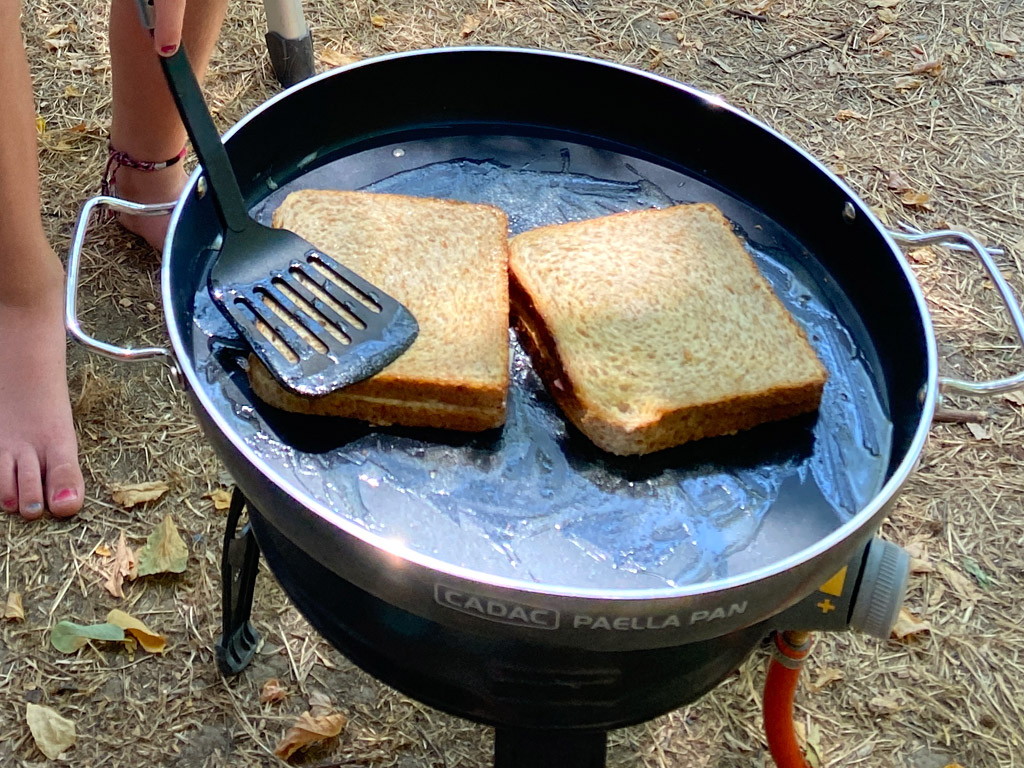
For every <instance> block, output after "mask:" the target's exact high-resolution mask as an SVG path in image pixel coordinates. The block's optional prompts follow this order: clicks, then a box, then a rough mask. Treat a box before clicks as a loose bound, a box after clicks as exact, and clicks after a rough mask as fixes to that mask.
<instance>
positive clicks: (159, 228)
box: [114, 163, 188, 253]
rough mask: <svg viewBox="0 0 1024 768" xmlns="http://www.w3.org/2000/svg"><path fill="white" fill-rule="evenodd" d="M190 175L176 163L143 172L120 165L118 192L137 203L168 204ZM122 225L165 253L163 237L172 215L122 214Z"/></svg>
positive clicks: (117, 182)
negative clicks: (160, 168) (157, 169)
mask: <svg viewBox="0 0 1024 768" xmlns="http://www.w3.org/2000/svg"><path fill="white" fill-rule="evenodd" d="M187 181H188V176H187V175H186V173H185V170H184V169H183V168H182V167H181V163H175V164H174V165H172V166H170V167H169V168H163V169H162V170H159V171H140V170H137V169H135V168H128V167H125V166H121V167H120V168H118V169H117V174H116V188H115V190H114V191H115V192H116V194H117V196H118V197H120V198H121V199H122V200H131V201H132V202H135V203H166V202H170V201H172V200H177V199H178V196H179V195H180V194H181V190H182V189H184V188H185V183H186V182H187ZM118 221H120V222H121V226H123V227H124V228H125V229H127V230H128V231H129V232H133V233H134V234H136V235H138V236H139V237H141V238H142V239H144V240H145V241H146V242H147V243H149V244H150V245H151V246H153V248H154V249H155V250H156V252H157V253H162V252H163V247H164V238H165V237H166V236H167V226H168V225H169V224H170V221H171V216H170V214H167V215H166V216H131V215H129V214H126V213H122V214H120V215H119V216H118Z"/></svg>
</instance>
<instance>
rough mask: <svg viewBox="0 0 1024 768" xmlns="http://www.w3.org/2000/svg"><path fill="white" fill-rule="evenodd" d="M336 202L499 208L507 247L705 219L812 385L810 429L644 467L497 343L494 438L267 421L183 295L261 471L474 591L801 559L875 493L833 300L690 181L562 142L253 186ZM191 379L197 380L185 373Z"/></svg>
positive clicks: (874, 442) (655, 459) (338, 164)
mask: <svg viewBox="0 0 1024 768" xmlns="http://www.w3.org/2000/svg"><path fill="white" fill-rule="evenodd" d="M303 188H320V189H332V188H333V189H353V188H363V189H367V190H370V191H377V192H391V193H399V194H408V195H418V196H430V197H440V198H448V199H457V200H465V201H468V202H481V203H489V204H492V205H496V206H498V207H500V208H502V209H503V210H504V211H505V212H506V213H507V214H508V217H509V222H510V230H511V231H510V234H516V233H518V232H521V231H524V230H527V229H530V228H533V227H537V226H542V225H545V224H550V223H557V222H564V221H570V220H580V219H586V218H591V217H595V216H601V215H605V214H608V213H613V212H619V211H628V210H637V209H641V208H650V207H664V206H668V205H672V204H675V203H679V202H696V201H707V202H712V203H714V204H716V205H718V207H719V208H721V209H722V211H723V213H725V215H726V216H727V217H729V218H730V220H732V221H733V222H734V223H735V224H736V226H737V229H738V230H739V231H740V233H741V234H742V235H743V238H744V240H745V242H746V243H747V247H748V249H749V250H750V252H751V254H752V255H753V257H754V259H755V261H756V263H757V265H758V267H759V269H760V270H761V272H762V273H763V274H764V275H765V277H766V278H767V279H768V280H769V282H770V283H771V285H772V287H773V288H774V290H775V292H776V294H777V295H778V296H779V298H780V299H781V300H782V302H783V303H784V304H785V305H786V307H787V308H788V309H789V311H790V312H791V313H792V314H793V316H794V318H795V319H796V320H797V322H799V323H800V324H801V325H802V326H803V328H804V329H805V330H806V332H807V335H808V338H809V339H810V340H811V343H812V344H813V345H814V347H815V349H816V351H817V353H818V356H819V358H820V359H821V360H822V362H823V364H824V365H825V367H826V368H827V369H828V372H829V381H828V384H827V385H826V388H825V393H824V396H823V400H822V404H821V408H820V409H819V412H818V413H817V414H816V415H812V416H807V417H801V418H797V419H790V420H789V421H787V422H782V423H778V424H769V425H765V426H763V427H759V428H757V429H754V430H750V431H749V432H745V433H741V434H739V435H735V436H730V437H723V438H715V439H709V440H701V441H697V442H695V443H692V444H689V445H685V446H682V447H680V448H677V449H673V450H669V451H663V452H660V453H658V454H654V455H652V456H646V457H632V458H620V457H614V456H611V455H608V454H605V453H603V452H601V451H600V450H598V449H596V448H595V447H594V446H593V445H592V444H590V442H589V441H588V440H587V439H586V438H585V437H583V436H582V435H580V434H579V433H577V432H576V431H575V429H574V428H573V427H572V426H571V425H569V424H568V423H567V422H566V421H565V419H564V418H563V417H562V416H561V413H560V412H559V410H558V408H557V406H555V404H554V403H553V401H551V399H550V398H549V397H548V395H547V393H546V392H545V390H544V387H543V385H542V384H541V382H540V380H539V379H538V377H537V376H536V375H535V373H534V372H533V369H532V367H531V365H530V361H529V359H528V357H527V356H526V355H525V354H524V353H523V352H522V350H521V349H520V348H519V346H518V344H517V343H516V341H515V337H514V334H510V344H511V348H512V362H511V364H512V377H511V388H510V394H509V402H508V419H507V423H506V425H505V427H504V428H503V429H501V430H494V431H492V432H489V433H484V434H481V435H462V434H454V433H443V432H434V431H429V432H428V431H425V430H404V429H373V428H370V427H367V426H366V425H361V424H356V423H353V422H348V421H343V420H340V419H324V418H318V417H309V416H297V415H292V414H286V413H283V412H280V411H276V410H275V409H272V408H269V407H267V406H265V405H263V404H262V403H260V402H259V401H258V400H257V399H256V398H255V397H254V396H253V395H252V393H251V392H250V391H249V389H248V386H247V384H246V380H245V375H244V373H243V372H242V371H241V369H240V367H239V365H238V362H237V360H238V353H237V351H236V347H235V345H234V344H233V343H232V342H231V337H232V332H231V330H230V328H229V327H227V325H226V324H225V323H224V321H223V320H222V319H221V316H220V313H219V312H218V311H217V310H216V309H215V308H214V307H213V306H212V304H211V302H210V301H209V297H208V296H207V294H206V292H205V291H200V292H199V293H198V294H197V295H196V306H195V311H194V315H193V316H194V319H195V323H196V325H197V329H198V331H199V332H197V333H196V334H194V345H195V352H196V360H197V368H199V369H200V370H203V371H205V378H206V380H207V387H208V390H209V393H210V395H211V397H212V398H213V400H214V402H216V403H217V405H218V407H219V408H220V409H221V410H222V411H223V412H224V413H225V415H228V416H234V417H235V419H236V421H238V422H239V428H238V432H239V434H240V435H242V436H243V437H244V439H245V440H246V441H247V443H248V444H249V446H250V447H251V448H252V449H253V450H254V451H255V452H256V453H257V454H258V455H260V456H261V457H262V458H263V459H264V460H266V461H267V462H268V463H270V464H271V465H273V466H274V467H275V468H276V469H277V471H278V473H279V474H280V475H281V476H283V477H285V478H288V479H289V480H290V481H291V482H293V483H294V484H295V486H296V487H297V488H300V489H302V490H303V491H305V492H306V493H308V494H309V495H310V496H312V497H313V498H315V499H317V500H318V501H319V502H320V503H322V504H323V505H324V506H326V507H328V508H329V509H331V510H333V511H334V512H335V513H336V514H337V515H338V516H340V517H344V518H346V519H348V520H350V521H352V522H355V523H357V524H358V525H361V526H363V527H365V528H366V529H367V530H370V531H373V532H374V533H377V534H380V535H382V536H385V537H388V538H392V539H397V540H400V541H401V542H403V543H404V545H405V546H407V547H409V548H410V549H412V550H414V551H417V552H421V553H423V554H427V555H430V556H432V557H435V558H437V559H439V560H441V561H444V562H447V563H450V564H452V565H457V566H460V567H463V568H468V569H471V570H473V571H477V572H480V573H482V574H488V575H495V576H506V577H511V578H517V579H522V580H525V581H531V582H534V583H537V584H544V585H549V586H559V587H563V588H574V587H575V588H603V589H609V590H614V589H644V588H647V589H651V588H658V587H665V588H671V587H673V586H682V585H688V584H696V583H700V582H702V581H706V580H711V579H719V578H725V577H727V576H736V575H741V574H743V573H747V572H750V571H753V570H756V569H758V568H761V567H764V566H767V565H770V564H772V563H774V562H776V561H778V560H780V559H782V558H785V557H787V556H788V555H791V554H794V553H795V552H797V551H799V550H800V549H802V548H804V547H806V546H808V545H810V544H813V543H814V542H816V541H817V540H819V539H820V538H822V537H823V536H825V535H827V534H828V533H830V532H831V531H832V530H834V529H835V528H836V527H838V526H839V525H840V524H841V523H842V522H844V521H846V520H848V519H849V518H850V517H851V516H852V515H853V514H854V513H856V512H857V511H858V510H859V509H860V508H861V506H862V505H864V504H865V503H867V502H868V501H869V500H871V499H872V498H873V497H874V496H875V495H876V494H877V492H878V491H879V489H880V488H881V486H882V484H883V483H884V481H885V479H886V471H887V468H888V464H889V449H890V431H891V425H890V423H889V420H888V418H887V415H886V414H887V408H886V405H885V403H884V402H882V401H881V400H880V398H879V394H878V392H879V391H880V390H882V388H881V387H879V386H878V383H877V382H876V380H875V376H876V375H877V373H876V372H877V371H878V366H877V365H875V364H873V350H872V349H871V348H870V345H869V344H867V343H866V334H864V333H862V332H860V331H859V327H860V326H859V320H858V318H857V317H856V315H855V314H854V313H853V310H852V309H851V308H850V307H849V306H848V305H847V304H846V303H845V300H844V297H842V296H840V295H835V292H834V291H832V292H829V291H827V290H825V289H824V288H823V286H822V283H823V282H824V281H823V280H820V279H818V278H817V277H816V275H815V270H814V260H813V257H811V256H810V255H809V254H807V253H806V252H804V251H803V249H802V248H801V246H800V244H799V243H797V242H796V241H794V240H793V239H792V238H791V237H790V236H789V235H788V234H787V233H786V232H785V231H783V230H781V229H780V228H779V227H778V226H777V225H775V224H774V223H773V222H771V221H770V220H768V219H766V218H764V217H763V215H761V214H759V213H757V212H756V211H754V210H753V209H751V208H750V207H749V206H746V205H745V204H743V203H742V202H741V201H739V200H736V199H734V198H732V197H730V196H728V195H727V194H725V193H723V192H722V191H721V190H719V189H716V188H714V187H712V186H710V185H707V184H705V183H703V182H702V181H700V180H698V179H697V178H694V177H692V176H689V175H686V174H683V173H680V172H679V171H676V170H674V169H668V168H665V167H663V166H660V165H654V164H651V163H649V162H646V161H644V160H643V159H641V158H637V157H630V156H627V155H623V154H619V153H617V152H613V151H606V150H601V149H596V148H594V147H588V146H582V145H579V144H573V143H570V142H560V141H552V140H550V139H531V138H524V137H506V136H489V135H482V136H462V137H445V138H438V139H420V140H417V141H411V142H408V143H401V144H390V145H388V146H383V147H377V148H374V149H371V150H367V151H364V152H360V153H357V154H352V155H348V156H346V157H343V158H340V159H337V160H335V161H333V162H329V163H326V164H324V165H321V166H320V167H319V168H316V169H315V170H313V171H310V172H308V173H306V174H304V175H303V176H301V177H299V178H297V179H294V180H292V181H290V182H288V183H285V184H280V185H278V184H271V185H268V192H269V194H268V196H267V197H266V198H265V199H264V200H263V201H262V202H261V203H260V204H259V205H257V206H256V208H255V209H254V210H253V215H255V216H257V218H259V219H261V220H263V221H267V220H269V218H270V216H271V214H272V213H273V210H274V209H275V208H276V207H277V205H279V204H280V202H281V201H282V200H283V199H284V197H285V196H286V195H287V194H288V193H289V192H291V191H294V190H296V189H303ZM199 363H201V364H199Z"/></svg>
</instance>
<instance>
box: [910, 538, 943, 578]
mask: <svg viewBox="0 0 1024 768" xmlns="http://www.w3.org/2000/svg"><path fill="white" fill-rule="evenodd" d="M903 549H905V550H906V552H907V554H908V555H910V572H911V573H932V572H933V571H934V570H935V566H933V565H932V563H931V561H930V560H929V559H928V553H927V552H925V551H924V545H922V544H921V542H919V541H913V542H911V543H909V544H907V545H905V546H904V547H903Z"/></svg>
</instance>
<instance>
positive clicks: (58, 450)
mask: <svg viewBox="0 0 1024 768" xmlns="http://www.w3.org/2000/svg"><path fill="white" fill-rule="evenodd" d="M0 103H2V104H3V105H4V131H3V134H2V135H0V508H3V509H4V510H5V511H7V512H11V513H13V512H20V513H21V515H22V516H23V517H25V518H27V519H34V518H37V517H39V516H41V515H42V514H43V510H44V508H45V507H47V506H48V507H49V509H50V511H51V512H52V513H53V514H54V515H57V516H60V517H65V516H68V515H73V514H74V513H75V512H77V511H78V510H79V509H80V508H81V506H82V498H83V495H84V490H83V483H82V474H81V471H80V470H79V467H78V445H77V441H76V438H75V430H74V425H73V422H72V418H71V405H70V402H69V399H68V388H67V376H66V371H65V353H66V337H65V333H64V313H63V309H64V292H63V286H64V271H63V269H62V267H61V264H60V260H59V259H58V258H57V256H56V254H54V252H53V250H52V249H51V248H50V245H49V243H48V242H47V240H46V235H45V233H44V231H43V225H42V221H41V218H40V197H39V168H38V159H37V156H38V147H37V144H36V141H37V140H36V127H35V106H34V103H33V100H32V81H31V77H30V75H29V69H28V63H27V61H26V58H25V48H24V45H23V42H22V37H21V19H20V3H16V2H0Z"/></svg>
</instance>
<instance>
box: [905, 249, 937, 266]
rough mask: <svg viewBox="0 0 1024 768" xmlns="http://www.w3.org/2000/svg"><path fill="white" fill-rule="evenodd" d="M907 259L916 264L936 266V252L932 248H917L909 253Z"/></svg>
mask: <svg viewBox="0 0 1024 768" xmlns="http://www.w3.org/2000/svg"><path fill="white" fill-rule="evenodd" d="M907 258H908V259H910V261H911V262H913V263H914V264H934V263H935V251H933V250H932V249H931V248H915V249H914V250H912V251H908V252H907Z"/></svg>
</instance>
